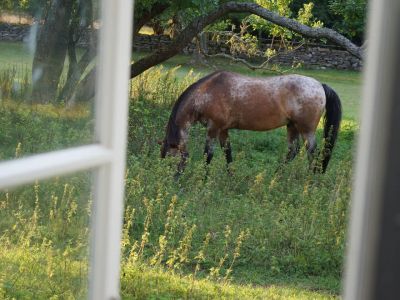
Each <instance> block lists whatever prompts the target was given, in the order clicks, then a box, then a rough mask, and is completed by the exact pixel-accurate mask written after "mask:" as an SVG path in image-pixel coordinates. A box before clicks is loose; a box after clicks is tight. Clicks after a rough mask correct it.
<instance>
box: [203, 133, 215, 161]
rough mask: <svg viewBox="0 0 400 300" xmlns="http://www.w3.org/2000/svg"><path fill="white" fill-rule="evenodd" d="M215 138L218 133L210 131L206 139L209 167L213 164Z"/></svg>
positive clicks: (205, 148) (205, 150)
mask: <svg viewBox="0 0 400 300" xmlns="http://www.w3.org/2000/svg"><path fill="white" fill-rule="evenodd" d="M215 137H216V133H215V132H214V131H212V130H209V131H208V133H207V137H206V145H205V147H204V155H205V156H206V162H207V165H209V164H210V163H211V160H212V158H213V156H214V141H215Z"/></svg>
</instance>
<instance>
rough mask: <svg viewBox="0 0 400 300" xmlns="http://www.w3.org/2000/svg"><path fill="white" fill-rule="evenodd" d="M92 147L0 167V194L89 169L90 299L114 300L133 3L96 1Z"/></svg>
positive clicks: (121, 0) (118, 262)
mask: <svg viewBox="0 0 400 300" xmlns="http://www.w3.org/2000/svg"><path fill="white" fill-rule="evenodd" d="M100 7H101V30H100V37H99V52H98V59H97V84H96V96H95V133H94V134H95V138H96V139H95V140H96V141H97V143H94V144H91V145H85V146H80V147H74V148H68V149H64V150H59V151H52V152H47V153H42V154H36V155H32V156H30V157H26V158H20V159H15V160H10V161H4V162H0V189H3V190H4V189H8V188H12V187H16V186H20V185H23V184H27V183H32V182H35V181H36V180H42V179H46V178H50V177H54V176H61V175H67V174H70V173H74V172H78V171H85V170H93V172H94V174H95V176H94V183H93V192H94V201H93V206H94V207H93V214H92V217H91V218H92V219H91V243H90V249H91V257H90V274H89V299H96V300H97V299H119V298H120V296H119V293H120V286H119V278H120V241H121V230H122V221H123V197H124V177H125V161H126V144H127V121H128V84H129V78H130V58H131V49H132V48H131V43H132V38H131V34H132V27H133V26H132V23H133V7H134V1H133V0H114V1H107V0H102V1H101V5H100Z"/></svg>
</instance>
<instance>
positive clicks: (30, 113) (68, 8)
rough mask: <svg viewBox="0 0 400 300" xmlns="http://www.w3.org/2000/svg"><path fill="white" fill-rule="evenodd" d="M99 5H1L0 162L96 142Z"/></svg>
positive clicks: (34, 2)
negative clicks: (95, 103) (96, 60)
mask: <svg viewBox="0 0 400 300" xmlns="http://www.w3.org/2000/svg"><path fill="white" fill-rule="evenodd" d="M98 24H99V20H98V5H97V2H96V0H93V1H44V0H31V1H1V3H0V128H1V130H0V159H1V160H5V159H11V158H15V156H21V155H29V154H33V153H40V152H46V151H50V150H56V149H62V148H66V147H71V146H76V145H82V144H88V143H91V142H92V141H93V113H92V112H93V109H92V104H93V96H94V86H95V82H94V78H95V76H94V74H95V72H94V68H93V66H94V59H95V56H96V44H97V43H96V40H97V28H98Z"/></svg>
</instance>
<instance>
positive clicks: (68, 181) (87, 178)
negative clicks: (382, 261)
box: [0, 44, 361, 299]
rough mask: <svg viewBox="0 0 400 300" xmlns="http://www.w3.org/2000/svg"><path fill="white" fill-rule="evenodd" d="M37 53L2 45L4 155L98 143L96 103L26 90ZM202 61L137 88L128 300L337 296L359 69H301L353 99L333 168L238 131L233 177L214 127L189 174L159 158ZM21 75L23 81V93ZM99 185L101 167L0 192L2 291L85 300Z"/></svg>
mask: <svg viewBox="0 0 400 300" xmlns="http://www.w3.org/2000/svg"><path fill="white" fill-rule="evenodd" d="M29 57H30V56H29V53H28V50H26V49H23V47H22V46H21V45H19V44H0V89H1V87H3V93H2V97H1V102H0V126H1V127H0V128H1V130H0V145H1V148H0V159H9V158H13V157H20V156H23V155H28V154H30V153H38V152H43V151H48V150H53V149H61V148H63V147H67V146H73V145H79V144H85V143H89V142H91V141H92V134H91V133H92V132H93V129H92V127H93V122H92V113H91V106H90V104H81V105H79V106H77V107H72V108H66V107H65V106H64V105H63V104H62V103H60V104H55V105H40V106H38V105H36V106H32V105H30V104H29V103H27V102H26V101H24V99H23V97H20V94H19V91H21V90H23V88H22V87H25V89H26V90H29V84H30V83H29V80H30V79H29V75H26V74H27V72H26V70H28V71H29ZM135 57H136V55H135ZM3 62H7V64H3ZM21 63H23V64H26V65H22V64H21ZM212 63H213V64H214V65H216V66H217V67H219V68H225V69H229V70H235V71H238V72H242V73H247V74H252V75H254V76H269V75H271V73H268V72H262V71H258V72H250V71H248V70H246V69H243V68H242V67H241V66H237V65H231V64H230V63H229V62H227V61H220V60H217V61H213V62H212ZM177 66H180V67H177ZM191 67H192V65H191V63H190V60H189V58H187V57H184V56H178V57H176V58H174V59H172V60H170V61H168V62H166V63H165V64H164V65H163V66H160V67H156V68H153V69H152V70H150V71H148V72H146V73H144V74H142V75H141V76H140V77H139V78H137V79H136V80H134V81H133V82H132V85H131V91H130V98H131V101H130V109H129V136H128V157H127V173H126V200H125V217H124V219H125V222H124V231H123V241H122V245H121V247H122V252H123V254H122V262H121V267H122V272H121V292H122V296H123V298H126V299H146V298H147V299H178V298H179V299H180V298H185V299H192V298H195V299H213V298H235V299H245V298H248V299H331V298H337V297H338V295H339V293H340V289H341V286H340V280H341V275H342V267H343V256H344V249H345V239H346V228H347V217H348V207H349V199H350V195H351V182H352V164H353V146H354V139H355V135H356V132H357V130H358V125H357V111H358V106H359V99H360V95H359V89H360V86H361V80H360V74H359V73H356V72H345V71H332V70H302V69H299V70H295V71H293V72H296V73H301V74H305V75H309V76H312V77H315V78H317V79H318V80H320V81H322V82H324V83H327V84H328V85H330V86H332V87H333V88H334V89H335V90H336V91H337V92H338V94H339V95H340V97H341V99H342V103H343V110H344V120H343V122H342V128H341V133H340V135H339V140H338V142H337V146H336V148H335V150H334V155H333V158H332V160H331V163H330V165H329V167H328V171H327V173H326V174H325V175H318V174H317V175H314V174H311V173H310V172H309V171H308V164H307V159H306V155H305V154H304V151H303V152H302V154H301V155H300V156H299V157H298V158H296V159H295V160H294V161H293V162H292V163H290V164H289V165H285V166H283V167H282V166H281V167H280V165H281V162H282V161H283V159H284V156H285V152H286V132H285V130H284V129H278V130H275V131H271V132H264V133H255V132H246V131H233V132H232V133H231V143H232V147H233V155H234V162H233V164H232V170H233V175H231V176H230V175H228V174H227V172H226V168H225V161H224V159H223V155H222V151H221V150H219V149H218V150H217V151H216V154H215V157H214V160H213V162H212V164H211V165H210V167H209V168H208V170H206V167H205V163H204V158H203V153H202V152H203V147H204V140H205V130H204V128H202V127H201V126H195V127H194V128H192V130H191V134H190V143H189V148H190V161H189V164H188V167H187V170H186V171H185V173H184V175H183V176H181V178H179V180H178V181H176V180H174V178H173V175H174V172H175V165H176V160H174V159H173V158H169V159H166V160H161V159H160V158H159V146H158V144H157V140H159V139H161V138H163V135H164V128H165V125H166V122H167V120H168V117H169V113H170V109H171V107H172V105H173V103H174V101H175V100H176V99H177V97H178V96H179V94H180V93H181V92H182V91H183V90H184V89H185V88H186V87H187V86H188V85H189V84H190V83H191V82H193V81H195V80H196V79H198V78H199V77H201V76H202V75H204V74H207V73H209V72H211V71H212V70H211V69H210V68H207V67H204V66H199V67H196V68H195V69H193V70H191V69H190V68H191ZM10 68H11V69H12V68H14V69H16V70H17V71H16V72H14V73H13V72H11V71H10V70H11V69H10ZM24 70H25V71H24ZM24 74H25V75H24ZM24 78H25V79H24ZM6 79H7V80H6ZM2 80H3V81H2ZM2 82H3V83H4V82H8V84H3V85H2ZM10 82H11V83H12V84H10ZM15 82H18V84H19V85H18V87H21V88H18V89H15V88H13V87H14V86H15ZM24 82H25V83H24ZM5 89H7V91H8V92H6V93H5V92H4V90H5ZM320 130H321V128H320ZM319 134H321V132H319ZM318 141H319V142H320V143H321V138H319V139H318ZM278 167H279V168H278ZM277 169H278V171H276V170H277ZM206 172H207V175H206ZM90 182H91V174H90V173H89V174H86V173H85V174H75V175H72V176H69V177H67V178H55V179H52V180H49V181H46V182H37V183H36V184H34V185H32V186H28V187H21V188H18V189H16V190H13V191H4V192H2V193H0V239H1V242H0V298H1V297H3V298H7V299H12V298H17V299H31V298H36V299H47V298H50V297H53V299H70V298H82V297H84V295H85V294H86V290H87V280H86V278H87V272H88V263H87V261H88V235H89V230H88V223H89V219H90V213H91V202H92V200H91V198H92V197H91V192H90Z"/></svg>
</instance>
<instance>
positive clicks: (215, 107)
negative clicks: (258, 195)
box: [159, 71, 342, 174]
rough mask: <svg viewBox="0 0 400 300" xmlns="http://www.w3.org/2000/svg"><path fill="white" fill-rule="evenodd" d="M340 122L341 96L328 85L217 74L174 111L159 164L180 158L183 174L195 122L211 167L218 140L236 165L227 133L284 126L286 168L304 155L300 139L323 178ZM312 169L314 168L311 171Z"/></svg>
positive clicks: (198, 84)
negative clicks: (319, 135)
mask: <svg viewBox="0 0 400 300" xmlns="http://www.w3.org/2000/svg"><path fill="white" fill-rule="evenodd" d="M324 112H325V115H324V131H323V137H324V139H325V143H324V148H323V152H322V158H321V160H322V162H321V163H320V164H319V167H317V164H315V163H314V164H313V159H314V156H315V152H316V147H317V142H316V138H315V133H316V130H317V126H318V123H319V121H320V119H321V117H322V116H323V114H324ZM341 117H342V105H341V101H340V98H339V96H338V95H337V93H336V92H335V91H334V90H333V89H332V88H331V87H329V86H328V85H326V84H322V83H320V82H319V81H317V80H316V79H313V78H311V77H306V76H302V75H296V74H291V75H282V76H273V77H266V78H256V77H249V76H244V75H240V74H237V73H233V72H227V71H217V72H214V73H212V74H210V75H208V76H205V77H204V78H201V79H200V80H198V81H197V82H195V83H193V84H192V85H190V86H189V87H188V88H187V89H186V90H185V91H184V92H183V93H182V94H181V95H180V97H179V98H178V100H177V101H176V103H175V104H174V106H173V108H172V112H171V114H170V117H169V121H168V124H167V126H166V135H165V138H164V139H163V140H162V141H161V142H159V144H161V158H165V157H166V156H167V155H171V156H180V157H181V159H180V162H179V164H178V174H180V173H182V172H183V170H184V168H185V165H186V162H187V159H188V156H189V153H188V150H187V141H188V136H189V134H188V132H189V128H190V126H191V125H193V124H194V123H196V122H200V123H202V124H203V125H204V126H206V127H207V137H206V142H205V148H204V154H205V156H206V162H207V164H210V162H211V160H212V157H213V153H214V147H213V142H214V141H215V140H216V139H218V140H219V143H220V145H221V147H222V149H223V151H224V154H225V157H226V161H227V164H228V166H229V164H230V163H231V162H232V149H231V144H230V141H229V134H228V131H229V129H240V130H253V131H267V130H272V129H276V128H279V127H282V126H286V129H287V145H288V152H287V155H286V159H285V162H289V161H291V160H293V159H294V158H295V157H296V155H297V153H298V152H299V150H300V136H301V137H302V139H303V141H304V143H305V147H306V150H307V156H308V159H309V161H310V168H312V169H313V171H314V172H317V171H319V172H322V173H325V171H326V169H327V166H328V163H329V160H330V158H331V154H332V150H333V147H334V145H335V142H336V139H337V136H338V132H339V127H340V122H341ZM312 165H314V166H312Z"/></svg>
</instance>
